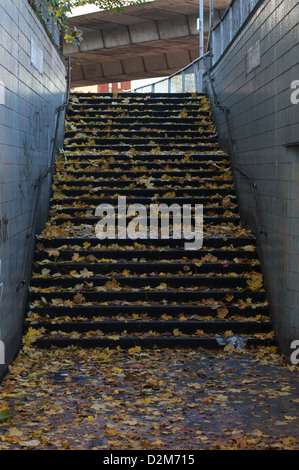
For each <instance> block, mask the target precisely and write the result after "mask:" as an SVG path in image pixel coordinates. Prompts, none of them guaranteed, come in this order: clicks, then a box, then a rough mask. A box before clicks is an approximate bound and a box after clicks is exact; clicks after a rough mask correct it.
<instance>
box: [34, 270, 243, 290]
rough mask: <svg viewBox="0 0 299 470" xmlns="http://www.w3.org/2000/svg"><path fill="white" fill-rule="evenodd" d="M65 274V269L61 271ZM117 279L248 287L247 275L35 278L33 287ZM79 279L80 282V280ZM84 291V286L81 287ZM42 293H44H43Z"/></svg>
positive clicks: (135, 283) (135, 284)
mask: <svg viewBox="0 0 299 470" xmlns="http://www.w3.org/2000/svg"><path fill="white" fill-rule="evenodd" d="M59 272H60V273H61V274H63V269H62V270H60V271H59ZM113 279H116V280H117V282H118V283H119V284H120V285H121V286H123V287H124V286H128V287H130V288H132V289H133V288H140V289H141V288H145V287H147V286H150V287H151V288H152V289H154V288H157V287H158V286H159V285H160V284H161V283H162V282H164V283H166V284H167V286H168V287H169V288H178V289H180V288H183V287H184V288H188V289H190V288H192V287H199V288H202V289H203V290H205V289H219V288H227V289H236V288H242V289H246V288H247V287H248V285H247V282H246V281H247V279H248V278H246V277H244V278H242V277H241V278H240V277H233V278H225V277H222V276H220V277H218V278H217V277H207V278H202V277H198V278H196V277H189V278H187V277H186V278H184V277H177V278H171V277H163V276H157V277H150V276H149V277H147V278H140V277H135V276H131V277H117V276H109V277H108V276H106V277H104V278H99V277H96V276H93V277H90V278H88V279H87V280H86V279H85V278H84V277H83V278H73V279H57V278H53V279H52V278H46V279H43V278H34V277H33V279H32V280H31V287H39V288H48V287H50V286H51V287H53V286H57V288H58V289H67V288H75V286H76V285H78V283H79V284H80V282H81V283H82V284H83V282H84V281H87V282H92V283H93V286H94V287H96V286H104V285H105V283H106V282H107V281H112V280H113ZM78 281H79V282H78ZM81 291H84V288H82V289H81ZM41 295H42V293H41Z"/></svg>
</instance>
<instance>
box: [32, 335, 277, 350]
mask: <svg viewBox="0 0 299 470" xmlns="http://www.w3.org/2000/svg"><path fill="white" fill-rule="evenodd" d="M260 345H261V346H272V345H275V341H273V340H266V341H263V340H259V339H249V340H248V342H247V346H255V347H257V346H260ZM36 346H37V347H39V348H41V349H47V348H50V347H51V346H54V347H58V348H67V347H70V346H77V347H82V348H85V349H88V348H117V347H120V348H122V349H128V348H133V347H135V346H140V347H142V348H145V349H146V348H149V349H150V348H162V349H163V348H165V349H168V348H184V349H196V348H203V349H209V350H219V349H223V347H222V346H219V345H218V343H217V341H216V340H214V339H211V338H207V339H206V338H198V339H197V338H181V339H179V338H176V337H174V338H136V337H132V338H128V339H126V338H122V339H120V340H117V341H116V340H111V339H109V338H105V339H88V338H87V339H80V338H78V339H75V338H71V339H69V340H67V339H60V340H59V339H52V340H38V341H37V342H36Z"/></svg>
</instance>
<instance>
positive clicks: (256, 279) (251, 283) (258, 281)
mask: <svg viewBox="0 0 299 470" xmlns="http://www.w3.org/2000/svg"><path fill="white" fill-rule="evenodd" d="M247 285H248V287H249V289H250V290H252V291H254V290H258V289H261V288H262V287H263V278H262V276H259V275H253V276H251V278H250V279H248V280H247Z"/></svg>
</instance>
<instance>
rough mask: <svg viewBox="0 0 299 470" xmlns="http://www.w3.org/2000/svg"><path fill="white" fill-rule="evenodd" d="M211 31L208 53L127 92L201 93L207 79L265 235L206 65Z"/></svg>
mask: <svg viewBox="0 0 299 470" xmlns="http://www.w3.org/2000/svg"><path fill="white" fill-rule="evenodd" d="M212 22H213V16H212V15H211V24H213V23H212ZM212 35H213V29H212V28H211V30H210V37H209V42H208V51H207V52H206V53H205V54H203V55H202V56H201V57H199V58H198V59H196V60H194V61H193V62H191V63H190V64H188V65H187V66H185V67H184V68H182V69H180V70H178V71H177V72H175V73H174V74H172V75H170V76H169V77H166V78H163V79H161V80H158V81H156V82H153V83H151V84H149V85H144V86H141V87H137V88H134V89H133V90H129V92H134V93H136V92H137V93H185V92H198V93H202V92H203V76H204V75H205V76H206V77H207V78H208V81H209V84H210V87H211V90H212V96H213V102H214V105H215V106H216V107H217V108H218V109H219V110H220V111H222V112H223V114H224V119H225V123H226V126H227V137H228V142H229V153H230V155H231V159H232V167H233V171H237V172H239V173H240V174H241V175H242V176H244V177H245V178H246V179H247V180H248V182H249V186H250V189H251V194H252V198H253V202H254V212H255V220H256V224H257V229H258V232H259V233H260V234H265V235H267V233H266V232H265V231H263V228H262V223H261V217H260V211H259V207H258V199H257V191H256V183H255V182H254V180H253V179H252V177H251V176H250V175H249V174H248V173H247V172H246V171H245V170H243V169H242V168H241V167H240V166H239V165H238V163H237V159H236V153H235V144H234V139H233V135H232V131H231V126H230V121H229V116H228V110H227V108H225V107H224V106H222V105H221V104H220V102H219V100H218V97H217V94H216V91H215V87H214V80H213V78H212V75H211V71H210V68H209V66H208V64H207V60H206V59H207V57H213V52H212V49H211V48H210V47H211V46H210V43H213V40H212Z"/></svg>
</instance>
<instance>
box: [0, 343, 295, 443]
mask: <svg viewBox="0 0 299 470" xmlns="http://www.w3.org/2000/svg"><path fill="white" fill-rule="evenodd" d="M25 340H26V341H25V347H24V348H23V350H22V351H21V353H20V354H19V356H18V358H17V359H16V360H15V362H14V363H13V364H12V365H11V366H10V370H9V373H8V374H7V376H6V377H5V378H4V380H3V382H2V384H1V386H0V450H27V449H34V450H39V449H40V450H103V449H104V450H147V451H149V450H161V451H162V450H163V451H165V450H194V451H195V450H202V449H209V450H232V449H234V450H240V449H241V450H243V449H244V450H253V449H254V450H272V449H279V450H297V449H298V448H299V439H298V437H299V429H298V402H299V398H298V389H299V386H298V368H297V367H296V366H291V365H288V364H287V363H286V362H284V361H283V358H281V357H280V356H279V354H278V353H277V352H276V350H275V348H261V349H259V350H254V349H245V350H242V351H237V350H233V349H232V350H218V351H204V350H196V351H192V350H184V349H180V350H179V349H178V350H159V349H157V350H146V349H141V348H140V347H135V348H132V349H130V350H129V351H124V350H120V349H118V350H117V349H115V350H109V349H93V350H88V349H87V350H82V349H80V348H76V347H70V348H67V349H51V350H37V349H36V348H34V347H33V346H32V344H30V342H31V340H32V338H29V337H27V338H26V339H25ZM26 343H27V344H26Z"/></svg>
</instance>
